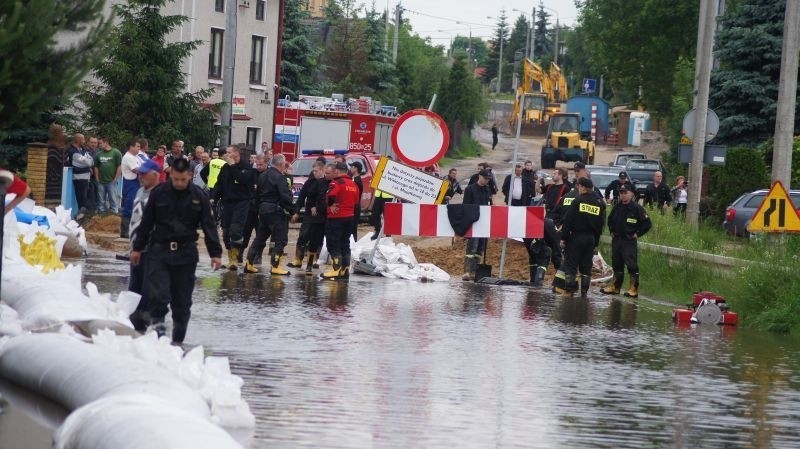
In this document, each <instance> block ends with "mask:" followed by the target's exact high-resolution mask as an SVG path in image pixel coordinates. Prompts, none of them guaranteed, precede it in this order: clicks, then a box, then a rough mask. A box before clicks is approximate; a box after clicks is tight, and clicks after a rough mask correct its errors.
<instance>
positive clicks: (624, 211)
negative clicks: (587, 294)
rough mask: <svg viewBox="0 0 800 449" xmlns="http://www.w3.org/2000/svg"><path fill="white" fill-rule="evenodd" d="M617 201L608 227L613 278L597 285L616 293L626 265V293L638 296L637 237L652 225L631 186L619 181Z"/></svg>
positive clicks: (608, 293) (628, 295)
mask: <svg viewBox="0 0 800 449" xmlns="http://www.w3.org/2000/svg"><path fill="white" fill-rule="evenodd" d="M619 194H620V196H619V197H620V202H619V203H617V205H616V206H614V208H613V209H611V213H610V214H609V215H608V231H609V232H610V233H611V266H612V267H613V268H614V279H612V280H611V281H610V282H609V283H608V284H607V285H606V286H605V287H603V288H602V289H600V292H601V293H605V294H607V295H616V294H619V292H620V289H621V288H622V281H623V280H624V278H625V268H626V267H627V268H628V274H629V275H630V276H631V280H630V286H629V287H628V291H627V292H625V296H627V297H629V298H637V297H639V261H638V252H639V249H638V245H637V243H636V242H637V240H638V238H639V237H641V236H643V235H645V234H646V233H647V231H649V230H650V228H651V227H652V226H653V223H652V222H651V221H650V217H649V216H648V215H647V212H646V211H645V210H644V208H643V207H642V206H640V205H639V203H637V202H635V201H633V196H634V189H633V186H631V185H630V184H629V183H628V184H622V185H621V186H620V187H619Z"/></svg>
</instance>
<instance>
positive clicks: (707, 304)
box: [672, 291, 739, 326]
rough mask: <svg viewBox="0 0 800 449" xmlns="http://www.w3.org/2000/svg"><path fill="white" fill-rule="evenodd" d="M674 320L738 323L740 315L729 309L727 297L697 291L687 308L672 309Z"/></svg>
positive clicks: (683, 321)
mask: <svg viewBox="0 0 800 449" xmlns="http://www.w3.org/2000/svg"><path fill="white" fill-rule="evenodd" d="M672 320H673V321H675V322H678V323H701V324H729V325H734V326H735V325H736V324H737V323H738V322H739V315H738V314H736V312H731V311H730V310H728V304H727V303H726V302H725V298H723V297H722V296H720V295H718V294H716V293H714V292H707V291H702V292H696V293H695V294H693V295H692V304H688V305H687V308H685V309H672Z"/></svg>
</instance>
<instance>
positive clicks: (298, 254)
mask: <svg viewBox="0 0 800 449" xmlns="http://www.w3.org/2000/svg"><path fill="white" fill-rule="evenodd" d="M303 256H305V250H304V249H303V248H300V247H299V246H298V247H297V249H296V250H295V251H294V260H292V261H291V262H289V263H287V264H286V266H287V267H289V268H302V267H303Z"/></svg>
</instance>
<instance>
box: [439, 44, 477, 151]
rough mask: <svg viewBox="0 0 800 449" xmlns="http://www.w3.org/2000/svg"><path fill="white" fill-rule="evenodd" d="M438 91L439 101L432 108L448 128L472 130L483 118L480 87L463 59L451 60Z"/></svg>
mask: <svg viewBox="0 0 800 449" xmlns="http://www.w3.org/2000/svg"><path fill="white" fill-rule="evenodd" d="M440 91H441V92H440V96H439V101H438V103H437V105H436V107H435V108H434V109H435V110H436V111H437V112H438V113H439V114H440V115H441V116H442V119H444V121H445V122H446V123H447V126H448V128H449V129H451V130H457V129H459V126H458V125H460V126H461V127H463V128H465V129H467V130H472V128H474V127H475V124H477V123H479V122H480V121H481V120H482V119H483V117H484V115H485V113H486V108H485V104H484V101H483V96H482V95H481V87H480V84H479V83H478V80H476V79H475V78H474V77H473V76H472V74H471V73H470V70H469V69H468V65H467V63H466V61H465V60H464V59H462V58H457V59H455V60H454V61H453V65H452V66H451V67H450V73H449V74H448V77H447V79H446V80H444V81H443V82H442V87H441V89H440ZM456 137H457V136H456ZM451 148H452V145H451Z"/></svg>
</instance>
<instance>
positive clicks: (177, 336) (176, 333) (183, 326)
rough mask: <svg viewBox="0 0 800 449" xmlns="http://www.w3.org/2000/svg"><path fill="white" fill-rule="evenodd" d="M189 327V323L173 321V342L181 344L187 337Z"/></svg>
mask: <svg viewBox="0 0 800 449" xmlns="http://www.w3.org/2000/svg"><path fill="white" fill-rule="evenodd" d="M188 328H189V323H176V322H174V321H173V322H172V344H174V345H181V344H183V339H184V338H186V330H187V329H188Z"/></svg>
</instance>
